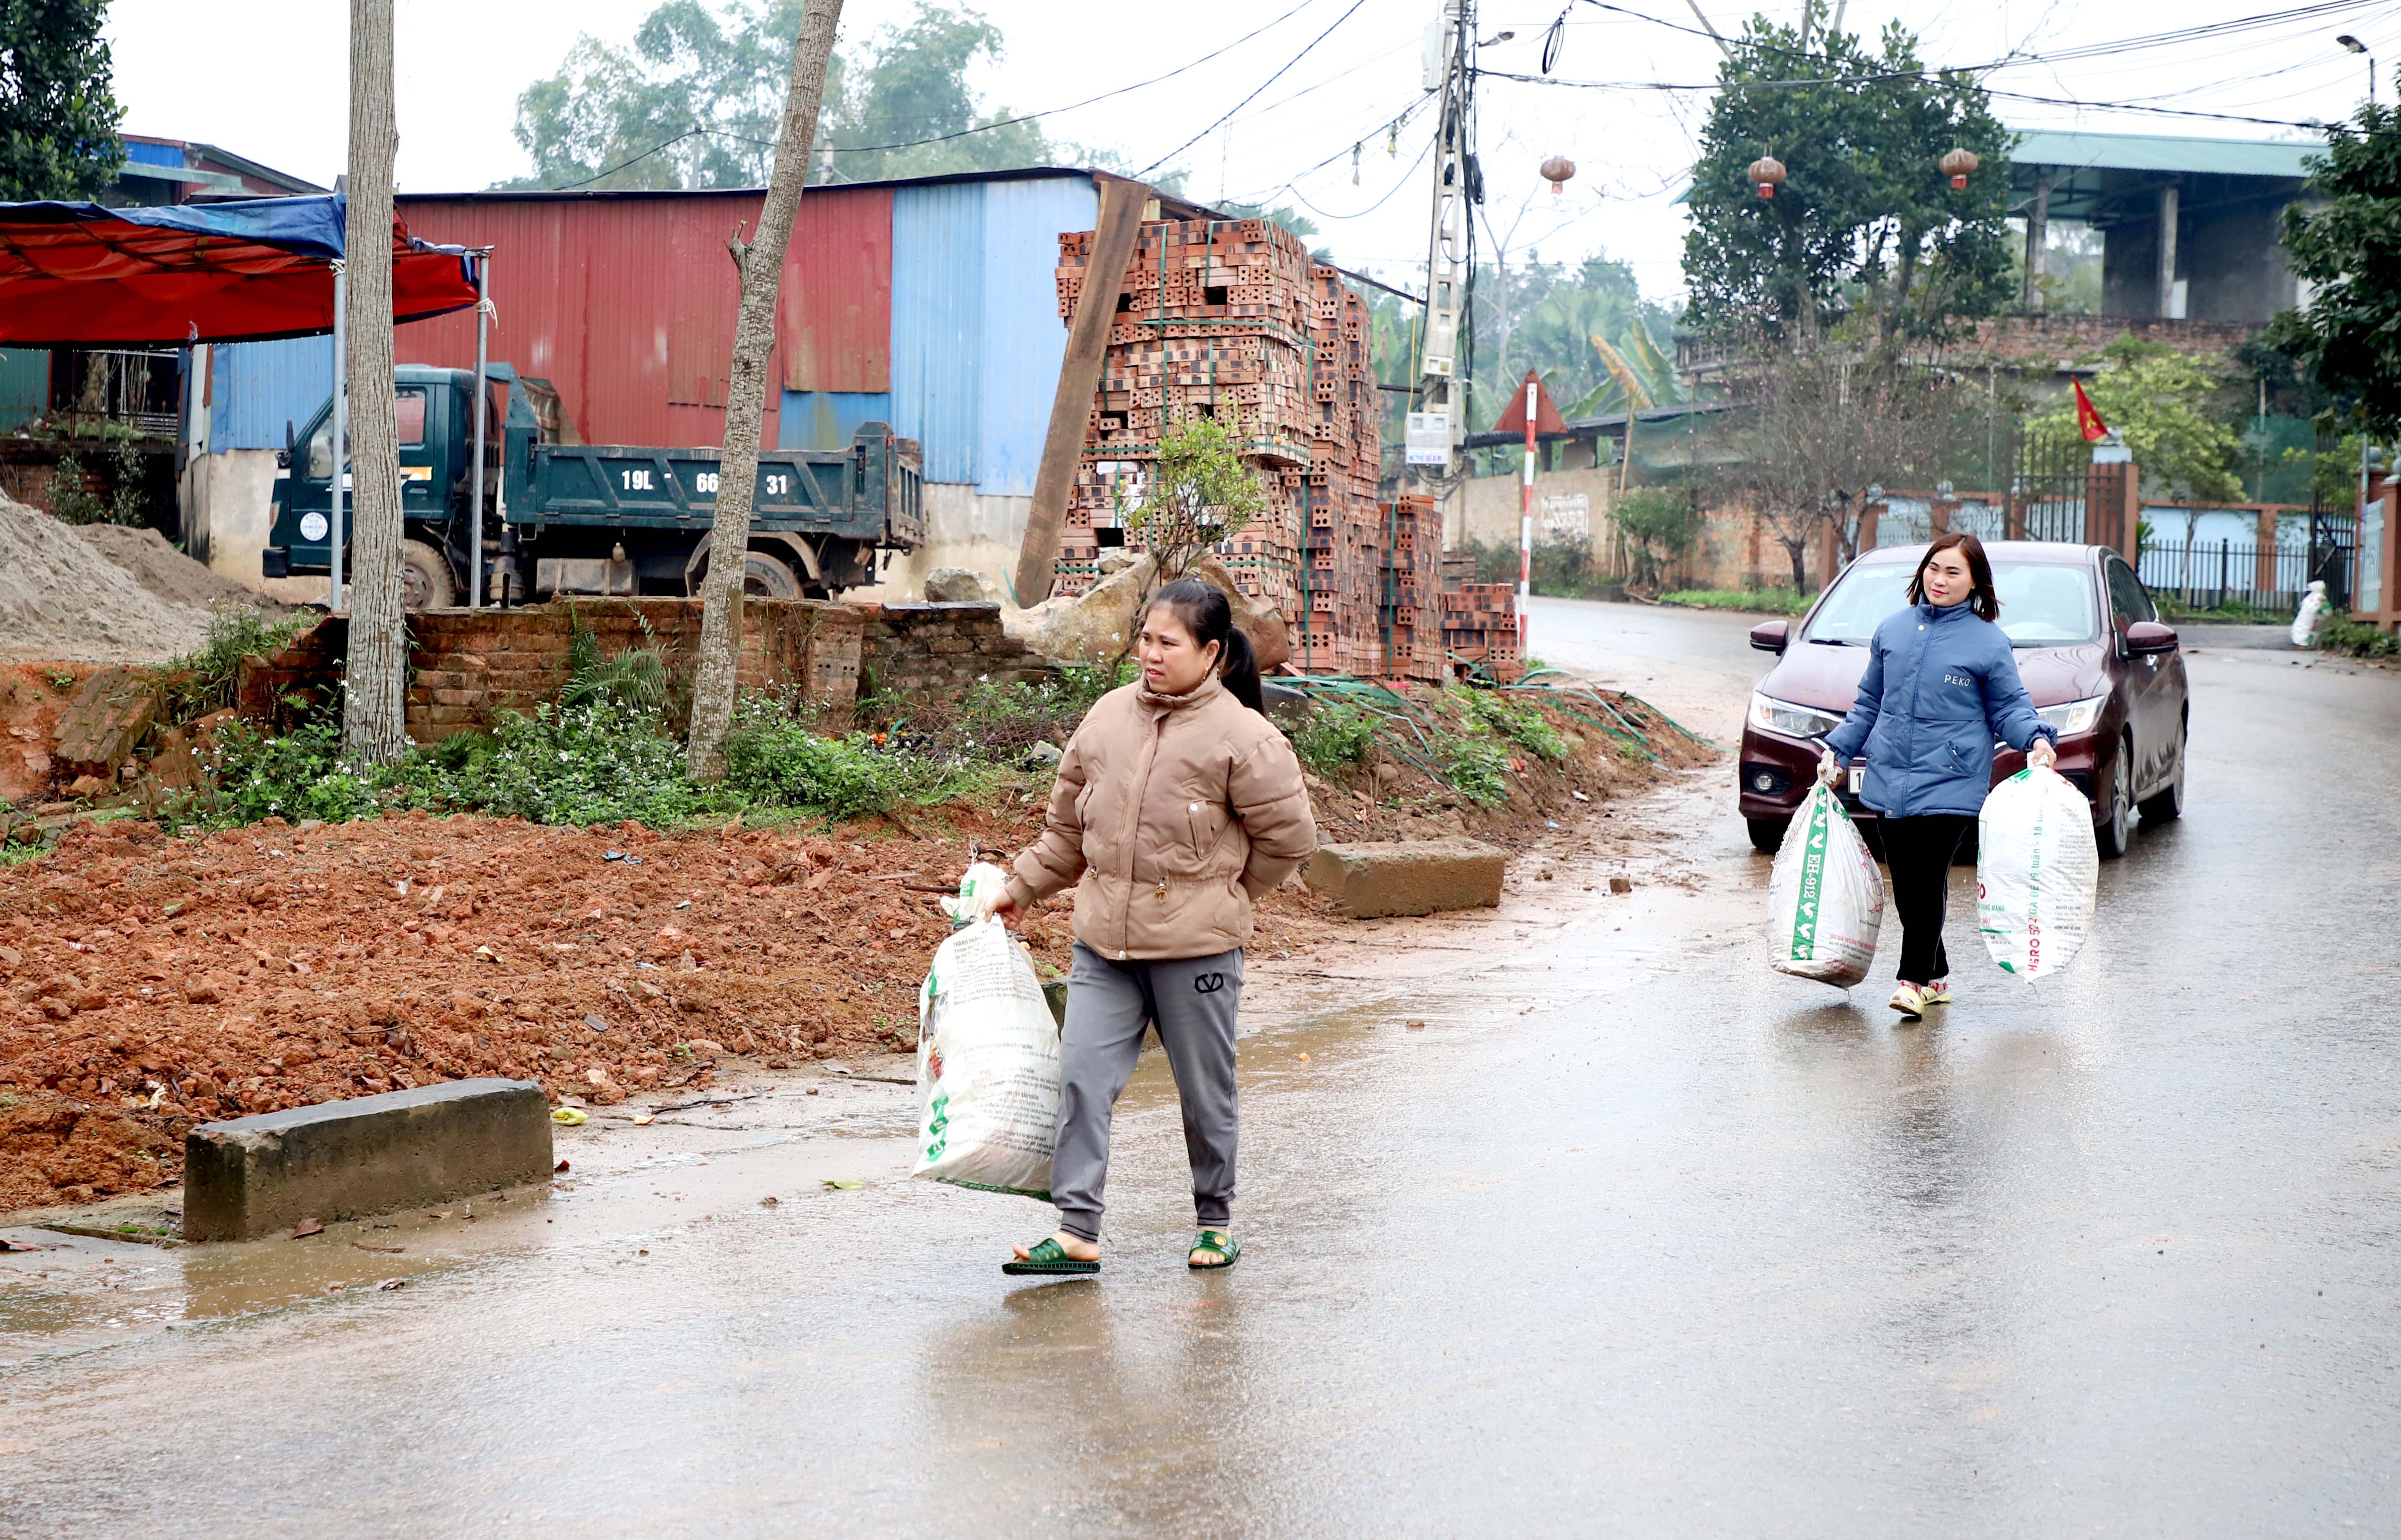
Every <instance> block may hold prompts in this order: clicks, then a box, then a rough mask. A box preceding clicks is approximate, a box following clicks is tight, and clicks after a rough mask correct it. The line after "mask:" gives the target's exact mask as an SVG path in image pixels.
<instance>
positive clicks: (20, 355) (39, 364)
mask: <svg viewBox="0 0 2401 1540" xmlns="http://www.w3.org/2000/svg"><path fill="white" fill-rule="evenodd" d="M49 407H50V351H49V350H48V348H0V433H15V432H16V431H17V430H18V429H20V428H21V427H23V426H24V425H25V424H26V423H28V422H31V421H33V420H34V419H35V418H37V417H39V416H41V415H42V414H43V413H44V412H46V411H48V410H49Z"/></svg>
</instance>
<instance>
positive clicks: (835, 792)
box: [722, 696, 955, 818]
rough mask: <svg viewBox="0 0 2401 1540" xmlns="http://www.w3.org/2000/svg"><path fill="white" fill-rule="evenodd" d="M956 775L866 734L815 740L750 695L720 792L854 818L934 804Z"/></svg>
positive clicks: (731, 738) (930, 757)
mask: <svg viewBox="0 0 2401 1540" xmlns="http://www.w3.org/2000/svg"><path fill="white" fill-rule="evenodd" d="M889 741H890V740H888V739H887V743H888V742H889ZM954 772H955V764H950V765H946V764H945V763H944V759H943V756H940V755H939V754H937V753H926V752H922V751H916V750H914V749H910V748H880V747H879V746H878V745H877V744H876V742H875V740H874V738H873V737H872V736H870V735H868V734H865V733H852V734H849V735H847V736H843V737H839V738H829V737H823V736H819V735H817V734H816V733H815V732H812V731H811V730H810V729H809V727H808V725H807V723H805V722H802V721H801V720H799V719H798V718H796V717H794V716H792V715H791V714H790V712H789V711H788V710H787V709H785V708H784V707H783V704H782V703H781V702H779V701H776V700H775V699H774V698H773V697H771V696H752V697H750V698H749V699H748V700H746V701H744V702H742V703H741V704H740V705H739V706H737V708H735V711H734V727H733V730H732V731H731V732H729V733H728V734H727V735H726V737H725V779H724V781H723V783H722V790H723V791H725V792H726V793H728V794H730V795H732V796H733V797H735V798H737V799H740V800H742V801H745V802H749V803H754V804H766V805H771V806H777V807H790V808H797V809H801V810H803V811H808V812H818V813H824V814H826V815H828V816H830V817H832V818H855V817H858V815H860V814H862V813H883V812H888V811H890V810H891V809H892V808H895V807H898V806H899V805H900V804H903V803H910V802H933V801H939V800H940V798H941V797H942V796H943V795H944V794H945V793H946V792H948V791H950V790H951V789H952V788H953V786H954V784H955V774H954Z"/></svg>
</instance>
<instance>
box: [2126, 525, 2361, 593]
mask: <svg viewBox="0 0 2401 1540" xmlns="http://www.w3.org/2000/svg"><path fill="white" fill-rule="evenodd" d="M2348 554H2349V553H2348V548H2344V549H2343V550H2341V551H2339V552H2330V551H2328V550H2327V549H2326V548H2323V547H2313V546H2312V545H2307V544H2296V545H2280V546H2278V547H2276V548H2275V549H2274V550H2272V551H2270V552H2269V553H2268V554H2267V559H2266V561H2265V562H2264V563H2263V562H2262V561H2261V559H2260V551H2259V547H2258V545H2257V544H2256V543H2243V542H2241V541H2234V540H2193V541H2162V540H2150V541H2146V542H2144V543H2143V550H2142V560H2141V563H2140V564H2139V566H2138V567H2137V569H2136V570H2137V571H2138V572H2139V573H2140V575H2141V577H2142V580H2143V586H2144V587H2146V588H2148V589H2149V590H2150V591H2151V592H2152V593H2153V594H2154V595H2157V596H2160V597H2161V598H2174V599H2175V600H2176V601H2177V602H2178V603H2180V604H2184V605H2187V606H2189V607H2191V608H2194V609H2201V610H2210V609H2216V608H2218V607H2220V606H2222V605H2224V604H2225V603H2226V602H2227V601H2228V600H2230V599H2232V600H2235V601H2238V602H2240V603H2244V604H2254V605H2257V606H2259V607H2260V608H2262V609H2267V610H2292V609H2296V608H2298V606H2299V604H2300V602H2301V596H2302V594H2304V593H2305V592H2307V591H2308V589H2309V585H2310V581H2311V580H2312V578H2325V579H2326V580H2327V582H2326V589H2327V592H2328V594H2329V595H2330V596H2331V597H2333V598H2335V599H2336V600H2337V601H2338V602H2339V601H2340V600H2341V599H2342V598H2344V597H2346V596H2347V595H2348V593H2349V589H2350V584H2349V583H2348V582H2347V581H2342V582H2340V583H2338V581H2337V578H2338V576H2339V575H2341V576H2344V577H2346V578H2347V574H2337V573H2336V572H2335V571H2332V570H2331V569H2332V567H2333V566H2334V565H2336V564H2337V562H2338V561H2339V558H2340V557H2347V556H2348Z"/></svg>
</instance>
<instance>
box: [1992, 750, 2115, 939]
mask: <svg viewBox="0 0 2401 1540" xmlns="http://www.w3.org/2000/svg"><path fill="white" fill-rule="evenodd" d="M2100 878H2101V851H2100V847H2099V846H2096V845H2095V844H2094V843H2093V841H2092V804H2089V803H2087V802H2086V801H2085V800H2084V793H2083V792H2081V791H2078V790H2077V789H2076V788H2075V786H2073V785H2072V784H2070V783H2069V781H2068V780H2067V778H2066V777H2064V776H2062V775H2060V774H2059V772H2057V771H2055V770H2037V769H2035V768H2034V767H2032V766H2031V765H2029V766H2028V767H2027V768H2025V769H2024V770H2021V771H2019V772H2018V773H2017V774H2016V775H2014V776H2011V777H2010V778H2009V779H2007V780H2005V781H2003V782H2001V784H2000V785H1998V786H1996V787H1994V788H1993V791H1992V794H1991V795H1990V796H1988V797H1986V798H1985V799H1984V811H1983V817H1982V818H1979V819H1977V822H1976V928H1978V929H1979V930H1981V931H1982V932H1983V937H1984V949H1985V950H1986V951H1987V952H1990V953H1991V954H1992V955H1993V961H1995V962H1996V963H1998V964H1999V965H2000V966H2001V968H2002V969H2003V970H2005V971H2007V972H2010V973H2015V974H2016V975H2017V976H2018V977H2020V978H2022V979H2047V978H2049V977H2051V975H2052V974H2054V973H2056V972H2058V971H2059V970H2060V969H2064V968H2065V967H2066V966H2067V965H2068V964H2069V963H2070V962H2072V961H2074V960H2075V957H2076V954H2077V953H2078V952H2079V951H2080V950H2082V949H2083V946H2084V938H2085V937H2086V936H2088V935H2090V934H2091V933H2092V896H2093V891H2094V889H2095V887H2097V886H2098V884H2099V882H2100Z"/></svg>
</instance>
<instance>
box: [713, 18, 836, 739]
mask: <svg viewBox="0 0 2401 1540" xmlns="http://www.w3.org/2000/svg"><path fill="white" fill-rule="evenodd" d="M841 22H842V0H808V7H807V8H806V9H805V10H803V12H802V13H801V31H800V35H799V37H798V38H797V39H795V40H794V42H793V45H792V74H791V78H790V80H789V82H788V83H787V84H786V86H785V88H784V123H783V127H782V128H781V129H779V130H778V131H776V135H775V169H774V170H773V171H771V172H768V174H767V201H766V204H765V206H764V207H762V208H761V210H760V211H759V228H758V231H757V233H756V234H755V235H754V236H753V237H752V238H751V239H750V240H749V241H744V240H743V239H742V232H741V230H740V229H739V228H736V229H735V231H734V234H733V236H732V237H731V238H730V239H728V241H726V245H727V247H728V248H729V249H730V250H731V251H732V252H733V253H734V269H735V270H736V271H737V272H739V273H740V274H741V275H742V305H741V309H740V310H739V311H738V312H737V313H736V316H735V319H734V368H733V374H732V378H731V379H730V380H729V381H728V383H727V385H726V389H725V448H724V452H723V454H722V455H721V456H720V459H719V461H718V478H717V516H716V518H715V519H714V520H713V521H712V523H711V525H710V528H709V536H708V576H707V579H706V580H705V582H704V586H703V589H702V596H703V597H702V601H701V612H700V668H699V677H698V678H697V679H696V680H695V681H693V698H692V736H691V737H690V739H689V740H688V741H687V743H686V744H685V749H684V760H685V771H686V773H687V774H688V775H690V776H691V777H692V778H693V780H696V781H701V782H704V783H706V782H712V781H717V780H720V779H722V778H723V777H724V775H725V731H726V728H727V727H728V726H729V725H731V724H732V722H733V720H734V668H735V663H736V658H737V656H738V654H739V653H740V651H741V646H742V564H743V553H744V552H745V551H747V550H748V548H749V544H750V505H751V500H752V498H753V496H754V495H755V494H756V492H757V491H758V485H759V427H760V419H761V418H762V417H763V416H764V414H765V412H766V409H767V361H768V355H769V354H770V353H772V352H773V351H775V289H776V285H777V282H778V281H779V280H780V279H781V278H782V277H783V272H784V252H785V248H787V247H788V246H789V245H790V244H791V240H792V220H793V218H794V216H795V215H797V214H798V213H800V209H801V189H802V187H803V186H805V185H806V184H807V181H808V174H809V156H810V154H811V151H812V148H813V144H814V141H815V139H816V128H817V109H818V107H819V105H820V104H821V103H823V102H824V101H825V82H826V61H827V59H828V58H829V57H830V55H831V54H832V53H833V34H834V29H835V28H836V27H838V26H839V25H840V24H841Z"/></svg>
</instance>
